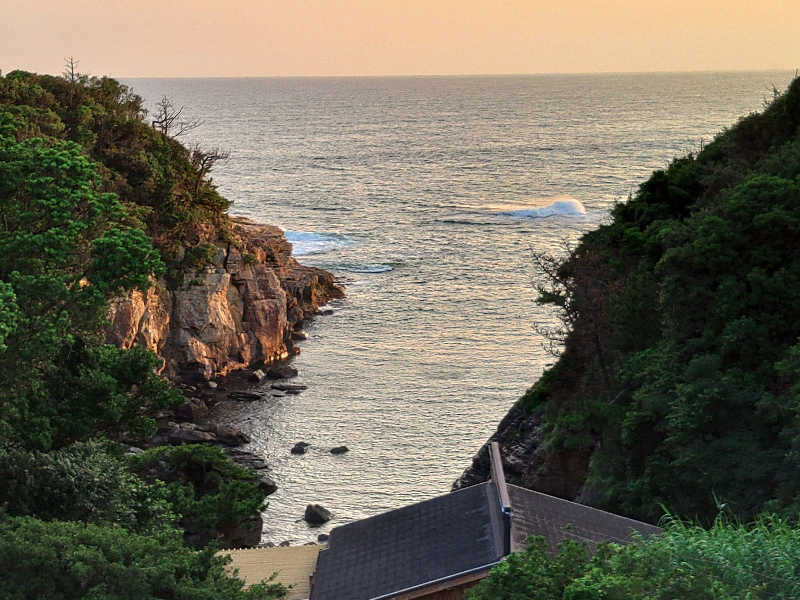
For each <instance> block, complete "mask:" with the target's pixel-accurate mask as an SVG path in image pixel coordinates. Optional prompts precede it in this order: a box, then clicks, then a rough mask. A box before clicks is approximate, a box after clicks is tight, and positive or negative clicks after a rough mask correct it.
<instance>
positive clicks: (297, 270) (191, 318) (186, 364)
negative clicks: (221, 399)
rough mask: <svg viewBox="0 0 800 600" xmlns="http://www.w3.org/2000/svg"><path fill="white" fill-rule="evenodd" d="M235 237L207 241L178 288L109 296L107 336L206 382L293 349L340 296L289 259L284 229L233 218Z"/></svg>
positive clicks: (328, 281)
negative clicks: (305, 326) (312, 320)
mask: <svg viewBox="0 0 800 600" xmlns="http://www.w3.org/2000/svg"><path fill="white" fill-rule="evenodd" d="M229 226H230V229H231V231H232V234H231V235H232V236H233V239H232V241H229V242H221V241H217V242H214V243H213V244H211V243H210V244H208V245H207V246H206V248H207V249H208V254H209V256H208V257H207V258H208V263H207V264H206V265H204V266H202V267H200V268H196V269H191V270H185V271H184V272H182V273H181V277H180V279H181V282H180V285H175V284H174V283H173V285H172V287H171V286H170V285H169V284H168V282H167V281H166V280H159V281H156V282H154V285H153V286H152V287H151V288H150V289H148V290H147V291H146V292H140V291H138V290H135V291H133V292H131V293H130V294H128V295H127V296H125V297H123V298H119V299H117V300H115V301H114V302H113V303H112V305H111V308H110V311H109V318H108V320H109V326H108V328H107V329H106V340H107V341H108V343H111V344H114V345H116V346H119V347H121V348H130V347H131V346H133V345H139V346H144V347H145V348H147V349H149V350H151V351H153V352H154V353H155V354H157V355H158V356H159V357H160V358H161V359H162V360H163V366H162V373H163V374H164V375H166V376H167V377H168V378H169V379H171V380H173V381H180V382H184V383H189V384H196V383H201V382H206V381H212V380H214V379H216V378H219V377H222V376H225V375H227V374H229V373H232V372H234V371H238V370H241V369H246V368H250V367H251V366H253V365H259V364H262V365H263V364H269V363H272V362H274V361H277V360H281V359H285V358H287V357H288V356H290V355H291V354H293V353H295V352H296V347H295V342H296V341H298V339H300V338H301V335H302V334H300V333H298V331H297V329H298V328H299V326H300V324H302V322H303V321H304V320H305V319H306V318H307V317H309V316H311V315H314V314H315V313H316V312H317V311H318V310H319V307H320V306H322V305H324V304H326V303H328V302H329V301H330V300H332V299H335V298H341V297H342V296H343V295H344V292H343V290H342V288H341V287H340V286H339V285H337V283H336V281H335V280H334V277H333V275H331V274H330V273H328V272H327V271H324V270H322V269H317V268H314V267H306V266H303V265H301V264H300V263H298V262H297V261H296V260H295V259H294V258H293V257H292V245H291V244H290V243H289V242H288V241H287V240H286V238H285V237H284V235H283V231H282V230H281V229H280V228H278V227H274V226H272V225H261V224H258V223H254V222H253V221H250V220H248V219H244V218H239V217H235V218H234V217H232V218H230V219H229Z"/></svg>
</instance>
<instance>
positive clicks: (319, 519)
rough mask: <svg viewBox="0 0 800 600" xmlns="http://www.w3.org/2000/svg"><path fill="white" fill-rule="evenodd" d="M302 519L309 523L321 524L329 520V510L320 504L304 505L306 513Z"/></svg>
mask: <svg viewBox="0 0 800 600" xmlns="http://www.w3.org/2000/svg"><path fill="white" fill-rule="evenodd" d="M303 519H305V520H306V522H307V523H310V524H311V525H322V524H323V523H327V522H328V521H330V520H331V511H329V510H328V509H327V508H325V507H324V506H322V505H321V504H309V505H308V506H306V514H305V515H303Z"/></svg>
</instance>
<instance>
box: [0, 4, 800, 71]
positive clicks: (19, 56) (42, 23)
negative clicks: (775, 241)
mask: <svg viewBox="0 0 800 600" xmlns="http://www.w3.org/2000/svg"><path fill="white" fill-rule="evenodd" d="M68 56H72V57H74V58H75V59H77V60H79V61H80V62H79V71H81V72H83V73H89V74H93V75H111V76H115V77H137V76H142V77H147V76H150V77H241V76H275V75H277V76H291V75H414V74H417V75H437V74H491V73H498V74H499V73H592V72H626V71H639V72H641V71H645V72H650V71H707V70H762V69H763V70H767V69H795V68H797V67H800V1H798V0H761V1H758V0H752V1H750V0H692V1H688V0H666V1H665V0H641V1H635V0H605V1H596V0H494V1H489V0H282V1H275V0H226V1H222V0H191V1H186V0H0V69H2V70H3V72H7V71H9V70H13V69H24V70H28V71H35V72H39V73H53V74H57V73H60V72H61V71H62V70H63V63H64V58H65V57H68Z"/></svg>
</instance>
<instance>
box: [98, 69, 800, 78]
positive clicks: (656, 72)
mask: <svg viewBox="0 0 800 600" xmlns="http://www.w3.org/2000/svg"><path fill="white" fill-rule="evenodd" d="M792 71H794V72H795V73H796V74H797V73H800V69H798V67H769V68H758V69H751V68H746V69H744V68H743V69H687V70H677V69H663V70H653V71H636V70H631V71H541V72H503V73H361V74H354V73H335V74H313V73H312V74H283V75H274V74H273V75H107V76H108V77H114V78H115V79H323V78H331V79H334V78H340V79H344V78H352V79H369V78H392V77H396V78H412V77H414V78H436V77H547V76H564V75H681V74H692V73H697V74H703V73H779V72H792Z"/></svg>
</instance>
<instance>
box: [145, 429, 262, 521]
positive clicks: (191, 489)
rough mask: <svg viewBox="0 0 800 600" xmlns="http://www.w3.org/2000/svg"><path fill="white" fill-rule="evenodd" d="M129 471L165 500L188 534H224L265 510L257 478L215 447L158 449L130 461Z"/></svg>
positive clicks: (198, 446)
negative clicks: (161, 487)
mask: <svg viewBox="0 0 800 600" xmlns="http://www.w3.org/2000/svg"><path fill="white" fill-rule="evenodd" d="M130 462H131V465H132V468H133V470H134V471H135V472H136V473H138V474H139V475H140V476H142V477H143V478H144V479H146V480H148V481H151V482H153V484H159V483H162V484H164V485H165V490H164V491H165V497H166V499H167V500H168V501H169V503H170V505H171V506H172V507H173V508H174V510H175V511H176V512H177V513H179V514H180V516H181V518H180V524H181V526H182V527H183V528H184V529H186V530H188V531H199V530H203V529H204V528H205V529H212V530H216V531H226V530H229V529H231V528H234V527H236V526H238V525H241V524H242V523H243V522H244V521H245V520H246V519H247V518H248V517H250V516H252V515H253V514H257V513H259V512H260V511H262V510H263V509H264V507H265V503H264V492H263V491H262V490H260V489H259V488H258V487H257V486H256V485H255V475H253V473H252V472H250V471H248V470H246V469H243V468H242V467H240V466H238V465H236V464H234V463H233V462H232V461H231V460H230V459H229V458H228V457H227V456H226V455H225V453H224V452H222V450H220V449H219V447H217V446H208V445H196V444H187V445H183V446H161V447H158V448H152V449H150V450H147V451H145V452H143V453H141V454H138V455H135V456H132V457H130Z"/></svg>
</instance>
